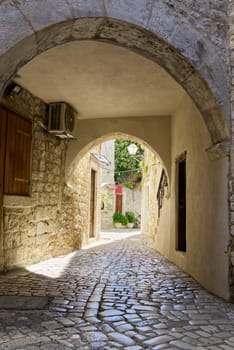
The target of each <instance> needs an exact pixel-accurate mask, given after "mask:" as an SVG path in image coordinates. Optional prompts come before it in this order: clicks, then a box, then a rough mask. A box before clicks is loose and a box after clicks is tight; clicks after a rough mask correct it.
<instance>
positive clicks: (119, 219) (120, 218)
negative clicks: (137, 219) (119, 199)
mask: <svg viewBox="0 0 234 350" xmlns="http://www.w3.org/2000/svg"><path fill="white" fill-rule="evenodd" d="M124 221H125V215H124V214H122V213H119V212H118V211H116V212H115V213H114V214H113V223H114V225H115V227H116V228H121V227H123V225H124Z"/></svg>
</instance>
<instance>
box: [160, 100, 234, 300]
mask: <svg viewBox="0 0 234 350" xmlns="http://www.w3.org/2000/svg"><path fill="white" fill-rule="evenodd" d="M209 142H210V141H209V134H208V132H207V129H206V128H205V125H204V123H203V120H202V118H201V117H199V112H198V111H197V109H196V108H195V106H194V105H193V103H191V101H190V100H189V99H188V97H185V98H184V101H183V103H182V104H181V106H180V108H179V109H178V111H177V113H176V114H175V115H174V116H173V118H172V177H171V179H172V180H171V208H170V217H171V220H170V235H169V234H168V233H167V245H165V244H163V245H162V244H161V242H162V240H164V239H165V236H164V235H165V231H164V232H162V231H160V230H158V232H157V235H156V240H155V247H156V248H157V249H159V251H160V252H161V253H163V254H165V255H166V256H167V257H168V258H169V259H170V260H172V261H173V262H175V263H176V264H177V265H179V266H180V267H181V268H182V269H184V270H185V271H187V272H188V273H190V274H191V275H192V276H194V277H195V278H196V279H197V280H198V281H199V282H200V283H201V284H202V285H203V286H205V287H206V288H207V289H209V290H211V291H212V292H214V293H216V294H218V295H220V296H222V297H224V298H228V297H229V280H228V277H229V276H228V268H229V266H228V265H229V256H228V244H229V227H228V200H227V198H228V183H227V176H228V159H227V158H223V159H220V160H210V158H209V154H208V153H207V152H206V149H207V148H208V147H209ZM184 151H187V170H186V171H187V176H186V181H187V184H186V188H187V190H186V191H187V215H186V217H187V252H186V253H182V252H179V251H176V249H175V247H176V210H177V209H176V206H175V203H176V176H175V173H176V168H175V160H176V158H177V157H178V156H180V155H181V154H182V153H183V152H184ZM168 247H169V251H168Z"/></svg>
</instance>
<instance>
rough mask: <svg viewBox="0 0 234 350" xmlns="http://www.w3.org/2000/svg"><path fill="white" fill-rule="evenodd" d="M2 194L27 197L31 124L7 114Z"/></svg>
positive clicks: (13, 114)
mask: <svg viewBox="0 0 234 350" xmlns="http://www.w3.org/2000/svg"><path fill="white" fill-rule="evenodd" d="M6 134H7V137H6V157H5V176H4V193H5V194H17V195H29V192H30V163H31V138H32V122H31V121H30V120H28V119H24V118H22V117H20V116H18V115H17V114H15V113H12V112H8V115H7V130H6Z"/></svg>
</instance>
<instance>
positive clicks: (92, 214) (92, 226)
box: [89, 169, 96, 238]
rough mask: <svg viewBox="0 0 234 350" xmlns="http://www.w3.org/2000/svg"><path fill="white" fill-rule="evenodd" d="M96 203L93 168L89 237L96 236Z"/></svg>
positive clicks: (92, 172)
mask: <svg viewBox="0 0 234 350" xmlns="http://www.w3.org/2000/svg"><path fill="white" fill-rule="evenodd" d="M95 204H96V171H95V170H93V169H91V184H90V215H89V220H90V221H89V238H92V237H94V236H95V235H94V231H95Z"/></svg>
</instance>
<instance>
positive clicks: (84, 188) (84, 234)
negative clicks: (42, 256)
mask: <svg viewBox="0 0 234 350" xmlns="http://www.w3.org/2000/svg"><path fill="white" fill-rule="evenodd" d="M99 149H100V147H99V146H96V147H93V148H92V149H91V150H90V152H88V153H87V154H86V155H85V156H84V157H82V158H81V159H80V161H79V162H78V163H77V166H76V169H75V171H74V172H73V176H72V178H71V179H70V183H69V187H66V190H65V196H66V198H64V200H63V203H64V205H65V206H66V209H65V208H64V210H63V213H64V214H65V215H66V216H67V213H68V212H70V213H71V214H73V218H74V224H73V225H71V224H70V223H69V220H70V216H68V218H67V217H65V221H66V222H67V224H68V225H65V226H67V227H69V225H70V226H71V229H72V230H73V229H74V227H75V230H76V234H75V236H73V237H74V239H75V240H76V241H77V244H78V247H80V246H81V245H86V244H87V243H89V230H90V226H89V225H90V215H91V213H90V188H91V169H93V170H95V172H96V190H95V215H94V232H93V236H94V238H95V239H98V238H99V231H100V211H101V191H100V185H101V179H100V167H99V164H98V163H97V162H95V160H94V159H93V158H92V157H91V155H90V154H91V153H92V152H96V153H98V152H99ZM62 226H64V225H62Z"/></svg>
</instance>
